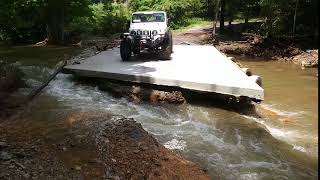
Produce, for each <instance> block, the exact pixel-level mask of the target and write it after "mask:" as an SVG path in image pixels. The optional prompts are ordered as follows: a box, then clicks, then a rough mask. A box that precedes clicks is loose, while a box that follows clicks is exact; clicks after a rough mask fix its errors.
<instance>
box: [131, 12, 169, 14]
mask: <svg viewBox="0 0 320 180" xmlns="http://www.w3.org/2000/svg"><path fill="white" fill-rule="evenodd" d="M153 13H165V14H166V12H165V11H138V12H134V13H132V14H153Z"/></svg>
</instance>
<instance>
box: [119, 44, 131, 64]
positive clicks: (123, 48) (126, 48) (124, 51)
mask: <svg viewBox="0 0 320 180" xmlns="http://www.w3.org/2000/svg"><path fill="white" fill-rule="evenodd" d="M120 55H121V59H122V61H129V60H130V58H131V40H130V39H122V40H121V43H120Z"/></svg>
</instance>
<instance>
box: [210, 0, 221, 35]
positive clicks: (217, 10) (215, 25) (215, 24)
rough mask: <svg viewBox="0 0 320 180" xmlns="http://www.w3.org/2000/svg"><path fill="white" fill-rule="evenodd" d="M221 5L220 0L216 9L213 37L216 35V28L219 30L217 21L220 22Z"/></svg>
mask: <svg viewBox="0 0 320 180" xmlns="http://www.w3.org/2000/svg"><path fill="white" fill-rule="evenodd" d="M219 3H220V0H217V6H216V7H217V8H216V12H215V13H216V14H215V17H214V21H213V30H212V35H213V36H215V35H216V28H217V20H218V14H219Z"/></svg>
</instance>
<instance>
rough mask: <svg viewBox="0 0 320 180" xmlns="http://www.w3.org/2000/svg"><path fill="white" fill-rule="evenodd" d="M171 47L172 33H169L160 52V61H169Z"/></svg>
mask: <svg viewBox="0 0 320 180" xmlns="http://www.w3.org/2000/svg"><path fill="white" fill-rule="evenodd" d="M172 46H173V45H172V33H171V32H170V31H169V32H168V33H167V37H166V39H165V40H164V42H163V46H162V49H161V51H160V59H161V60H171V53H172V52H173V50H172Z"/></svg>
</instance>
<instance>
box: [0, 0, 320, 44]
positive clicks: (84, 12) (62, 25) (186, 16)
mask: <svg viewBox="0 0 320 180" xmlns="http://www.w3.org/2000/svg"><path fill="white" fill-rule="evenodd" d="M138 10H164V11H167V12H168V14H169V17H170V18H171V22H170V23H171V24H170V25H171V28H172V29H178V28H180V27H184V26H188V25H190V24H192V23H194V22H196V21H202V20H212V21H213V20H214V19H215V17H217V18H218V20H219V21H220V24H224V22H229V23H230V24H231V23H232V22H234V21H237V22H243V23H244V24H245V26H244V27H246V24H248V22H249V20H250V19H251V20H252V19H259V20H261V21H262V23H261V24H260V25H259V26H258V27H257V28H256V33H259V34H262V35H273V36H315V35H316V36H317V35H318V25H319V24H318V0H175V1H171V0H113V1H112V0H1V1H0V41H2V42H10V43H34V42H38V41H41V40H43V39H45V38H48V40H49V42H51V43H55V44H57V43H62V42H66V41H69V40H70V39H72V38H73V37H81V38H84V37H92V36H109V35H112V34H115V33H121V32H124V31H126V29H127V24H128V20H129V18H130V13H131V12H133V11H138ZM220 29H221V33H223V29H224V27H223V26H222V27H221V28H220ZM243 31H246V28H244V29H243Z"/></svg>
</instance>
